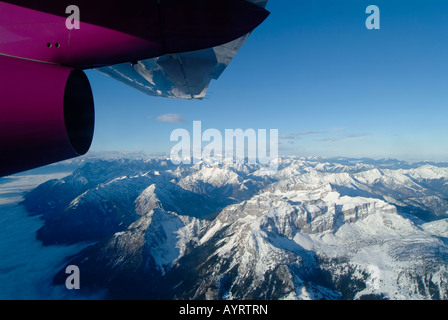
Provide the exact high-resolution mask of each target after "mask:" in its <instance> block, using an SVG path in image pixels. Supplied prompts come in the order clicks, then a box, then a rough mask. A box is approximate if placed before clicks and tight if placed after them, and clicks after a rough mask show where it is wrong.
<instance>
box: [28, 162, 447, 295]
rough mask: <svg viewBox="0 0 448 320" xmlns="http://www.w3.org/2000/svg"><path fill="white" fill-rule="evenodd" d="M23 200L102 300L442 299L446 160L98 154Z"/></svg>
mask: <svg viewBox="0 0 448 320" xmlns="http://www.w3.org/2000/svg"><path fill="white" fill-rule="evenodd" d="M23 204H24V205H25V207H26V210H27V211H28V213H29V214H30V215H39V216H40V217H41V218H42V219H43V221H44V226H43V227H42V228H41V229H39V230H38V232H37V238H38V239H39V240H41V241H42V242H43V243H44V244H45V245H56V244H73V243H82V242H92V243H94V244H93V245H91V246H88V247H87V248H85V249H84V250H82V251H81V252H79V253H78V254H77V255H75V256H73V257H70V258H69V259H68V260H67V265H69V264H74V265H77V266H78V267H79V269H80V272H81V277H82V284H81V291H85V292H95V291H104V292H106V298H111V299H132V298H135V299H448V166H447V165H446V164H437V163H414V164H409V163H406V162H402V161H397V160H390V159H384V160H372V159H347V158H333V159H322V158H293V157H290V158H282V159H281V162H280V166H279V170H278V171H277V172H275V173H274V174H271V175H265V174H263V171H262V170H261V168H260V167H259V166H258V165H246V164H220V165H207V164H204V163H198V164H194V165H183V164H181V165H174V164H172V163H171V162H170V161H169V160H164V159H149V160H125V159H112V160H98V161H88V162H86V163H85V164H84V165H82V166H81V167H80V168H79V169H77V170H75V171H74V172H73V174H71V175H69V176H67V177H65V178H63V179H60V180H51V181H48V182H46V183H44V184H42V185H40V186H38V187H37V188H35V189H34V190H32V191H31V192H29V193H27V194H26V196H25V199H24V201H23ZM64 271H65V269H62V270H61V271H60V272H59V273H57V274H56V275H55V277H54V285H62V286H63V285H64V282H65V279H66V277H67V274H65V272H64Z"/></svg>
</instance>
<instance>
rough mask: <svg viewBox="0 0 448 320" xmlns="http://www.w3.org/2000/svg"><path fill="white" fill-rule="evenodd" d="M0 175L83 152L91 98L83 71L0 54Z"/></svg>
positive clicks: (89, 125) (91, 111)
mask: <svg viewBox="0 0 448 320" xmlns="http://www.w3.org/2000/svg"><path fill="white" fill-rule="evenodd" d="M0 83H1V84H2V86H1V87H0V176H6V175H11V174H14V173H17V172H20V171H26V170H29V169H33V168H36V167H40V166H44V165H47V164H51V163H54V162H58V161H61V160H66V159H70V158H73V157H77V156H80V155H83V154H85V153H86V152H87V151H88V150H89V148H90V145H91V142H92V138H93V131H94V106H93V105H94V103H93V95H92V90H91V87H90V83H89V80H88V79H87V76H86V75H85V74H84V72H83V71H81V70H77V69H73V68H68V67H63V66H59V65H53V64H47V63H41V62H35V61H29V60H23V59H17V58H12V57H7V56H1V55H0Z"/></svg>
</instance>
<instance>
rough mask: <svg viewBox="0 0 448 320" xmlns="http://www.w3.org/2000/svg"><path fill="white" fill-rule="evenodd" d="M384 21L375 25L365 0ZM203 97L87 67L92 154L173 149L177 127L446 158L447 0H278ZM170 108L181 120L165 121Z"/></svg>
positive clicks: (350, 152)
mask: <svg viewBox="0 0 448 320" xmlns="http://www.w3.org/2000/svg"><path fill="white" fill-rule="evenodd" d="M371 4H373V5H377V6H378V7H379V8H380V10H381V29H380V30H368V29H367V28H366V27H365V20H366V19H367V17H368V14H366V13H365V10H366V7H367V6H368V5H371ZM267 9H268V10H269V11H270V12H271V16H270V17H269V18H268V19H267V20H266V21H265V22H264V23H263V24H262V25H261V26H260V27H259V28H257V29H256V30H255V31H254V33H253V34H252V36H251V37H250V38H249V40H248V41H247V42H246V44H245V45H244V46H243V48H242V49H241V50H240V52H239V53H238V54H237V56H236V57H235V58H234V60H233V61H232V63H231V64H230V65H229V67H228V68H227V69H226V70H225V72H224V73H223V74H222V76H221V77H220V78H219V79H218V80H217V81H212V83H211V85H210V87H209V91H208V96H207V98H206V99H205V100H203V101H184V100H171V99H166V98H157V97H151V96H147V95H145V94H143V93H141V92H139V91H137V90H135V89H133V88H131V87H128V86H126V85H124V84H122V83H120V82H117V81H115V80H113V79H111V78H108V77H107V76H105V75H103V74H100V73H98V72H96V71H93V70H89V71H87V75H88V77H89V79H90V81H91V85H92V89H93V92H94V97H95V106H96V129H95V137H94V141H93V145H92V148H91V151H144V152H147V153H162V152H169V151H170V149H171V147H172V146H173V145H174V144H175V143H173V142H170V134H171V132H172V131H173V130H174V129H176V128H185V129H187V130H189V131H190V132H191V131H192V126H193V121H195V120H200V121H202V127H203V130H205V129H207V128H216V129H219V130H222V132H223V133H224V129H237V128H241V129H243V130H245V129H249V128H253V129H278V130H279V135H280V140H279V142H280V146H279V153H280V154H289V155H292V154H294V155H299V156H347V157H372V158H384V157H392V158H398V159H403V160H436V161H448V125H447V124H448V1H446V0H431V1H409V0H408V1H402V0H387V1H384V0H383V1H380V0H371V1H363V0H352V1H348V0H342V1H330V0H316V1H311V0H307V1H298V0H270V1H269V2H268V7H267ZM166 114H176V115H177V121H175V122H174V123H173V122H165V121H162V120H167V118H169V117H165V118H163V117H161V116H163V115H166Z"/></svg>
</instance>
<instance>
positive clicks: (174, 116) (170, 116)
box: [157, 113, 185, 123]
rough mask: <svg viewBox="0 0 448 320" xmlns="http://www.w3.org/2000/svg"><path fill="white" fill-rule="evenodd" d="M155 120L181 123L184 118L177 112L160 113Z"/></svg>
mask: <svg viewBox="0 0 448 320" xmlns="http://www.w3.org/2000/svg"><path fill="white" fill-rule="evenodd" d="M157 120H158V121H160V122H168V123H183V122H185V119H184V118H182V116H181V115H180V114H178V113H167V114H162V115H161V116H158V117H157Z"/></svg>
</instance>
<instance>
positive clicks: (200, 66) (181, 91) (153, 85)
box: [96, 0, 268, 100]
mask: <svg viewBox="0 0 448 320" xmlns="http://www.w3.org/2000/svg"><path fill="white" fill-rule="evenodd" d="M249 2H252V3H253V4H255V5H257V6H259V7H261V8H265V7H266V4H267V2H268V1H267V0H249ZM249 36H250V33H248V34H246V35H244V36H242V37H240V38H238V39H236V40H234V41H231V42H228V43H226V44H223V45H220V46H216V47H213V48H207V49H203V50H197V51H191V52H183V53H176V54H167V55H163V56H161V57H156V58H152V59H146V60H140V61H135V62H129V63H122V64H117V65H111V66H106V67H100V68H97V69H96V70H98V71H100V72H101V73H104V74H106V75H108V76H110V77H112V78H114V79H116V80H118V81H121V82H123V83H125V84H127V85H130V86H132V87H134V88H136V89H138V90H140V91H142V92H144V93H146V94H148V95H151V96H159V97H166V98H176V99H190V100H201V99H203V98H204V97H205V95H206V93H207V89H208V86H209V84H210V81H211V80H212V79H213V80H217V79H218V78H219V76H220V75H221V74H222V72H223V71H224V69H225V68H226V67H227V66H228V65H229V64H230V62H231V61H232V59H233V57H234V56H235V55H236V54H237V52H238V51H239V50H240V49H241V47H242V46H243V44H244V43H245V42H246V40H247V39H248V38H249Z"/></svg>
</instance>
